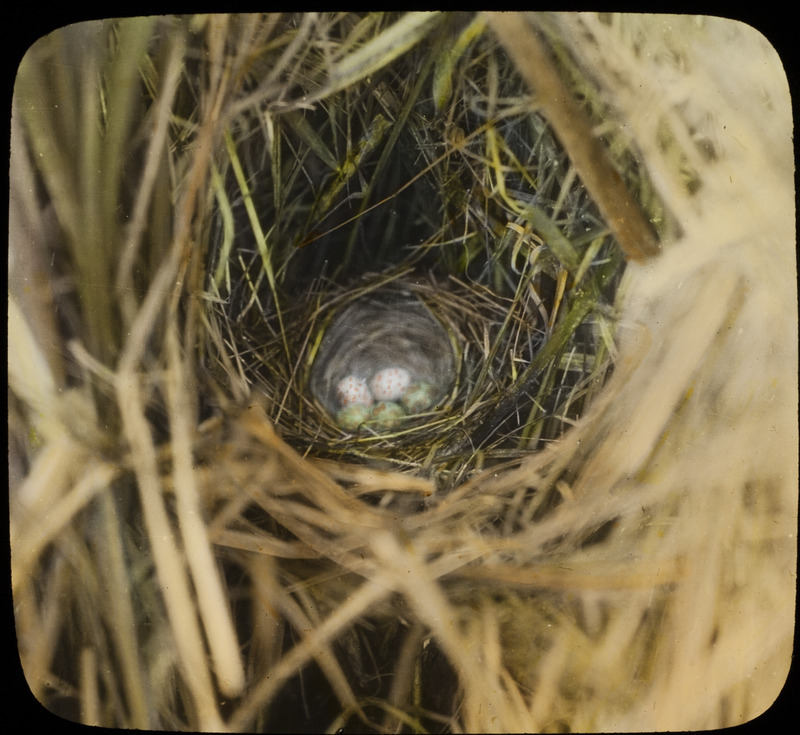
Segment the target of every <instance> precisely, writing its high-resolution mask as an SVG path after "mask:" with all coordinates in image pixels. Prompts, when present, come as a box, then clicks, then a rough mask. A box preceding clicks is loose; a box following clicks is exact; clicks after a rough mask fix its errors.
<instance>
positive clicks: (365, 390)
mask: <svg viewBox="0 0 800 735" xmlns="http://www.w3.org/2000/svg"><path fill="white" fill-rule="evenodd" d="M336 400H337V401H339V405H340V406H341V407H342V408H347V406H353V405H356V406H371V405H372V394H371V393H370V392H369V387H368V386H367V381H366V380H364V378H359V377H357V376H356V375H348V376H347V377H346V378H342V379H341V380H340V381H339V382H338V383H337V384H336Z"/></svg>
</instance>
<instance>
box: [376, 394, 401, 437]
mask: <svg viewBox="0 0 800 735" xmlns="http://www.w3.org/2000/svg"><path fill="white" fill-rule="evenodd" d="M405 415H406V412H405V411H404V410H403V407H402V406H401V405H400V404H399V403H395V402H394V401H383V402H382V403H378V404H376V405H375V406H374V407H373V409H372V413H371V415H370V422H369V425H370V426H371V427H372V428H373V429H378V430H382V429H393V428H394V427H395V426H397V425H398V424H399V423H400V421H401V419H403V418H404V417H405Z"/></svg>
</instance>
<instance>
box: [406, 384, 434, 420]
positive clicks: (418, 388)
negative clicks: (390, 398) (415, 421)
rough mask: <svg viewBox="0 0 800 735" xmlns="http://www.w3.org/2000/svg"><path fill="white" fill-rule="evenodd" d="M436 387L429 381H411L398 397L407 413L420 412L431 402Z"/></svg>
mask: <svg viewBox="0 0 800 735" xmlns="http://www.w3.org/2000/svg"><path fill="white" fill-rule="evenodd" d="M435 397H436V389H435V388H434V387H433V386H432V385H431V384H430V383H412V384H411V385H409V386H408V388H407V389H406V391H405V393H403V395H402V397H401V398H400V403H401V404H402V405H403V408H405V409H406V411H408V412H409V413H412V414H413V413H420V412H421V411H424V410H425V409H426V408H429V407H430V406H431V405H432V404H433V399H434V398H435Z"/></svg>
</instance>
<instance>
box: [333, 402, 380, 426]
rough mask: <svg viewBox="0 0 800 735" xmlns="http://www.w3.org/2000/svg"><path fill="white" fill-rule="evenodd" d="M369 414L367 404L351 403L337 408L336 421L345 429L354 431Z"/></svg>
mask: <svg viewBox="0 0 800 735" xmlns="http://www.w3.org/2000/svg"><path fill="white" fill-rule="evenodd" d="M371 415H372V413H371V411H370V409H369V407H368V406H365V405H363V404H362V403H351V404H350V405H349V406H345V407H344V408H340V409H339V411H338V412H337V414H336V423H337V424H339V426H341V427H342V428H343V429H344V430H345V431H356V430H357V429H358V427H359V426H361V425H362V424H363V423H364V422H365V421H367V420H368V419H369V418H370V417H371Z"/></svg>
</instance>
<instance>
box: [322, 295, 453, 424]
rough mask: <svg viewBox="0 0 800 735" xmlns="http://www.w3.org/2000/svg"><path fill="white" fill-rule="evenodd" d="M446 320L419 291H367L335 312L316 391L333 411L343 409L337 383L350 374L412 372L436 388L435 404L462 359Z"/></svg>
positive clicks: (415, 381)
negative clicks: (451, 340) (420, 296)
mask: <svg viewBox="0 0 800 735" xmlns="http://www.w3.org/2000/svg"><path fill="white" fill-rule="evenodd" d="M456 359H457V358H456V354H455V352H454V349H453V345H452V344H451V342H450V338H449V337H448V334H447V332H446V331H445V329H444V327H443V326H442V324H441V323H440V322H439V321H438V320H437V319H436V317H434V316H433V314H432V313H431V311H430V309H429V308H428V307H427V306H426V305H425V304H424V303H423V302H422V301H421V300H420V298H419V296H418V295H416V294H414V293H412V292H410V291H406V290H401V289H399V288H392V289H385V290H382V291H379V292H376V293H374V294H369V295H367V296H363V297H361V298H359V299H357V300H356V301H354V302H352V303H350V304H349V305H348V306H346V307H345V308H343V309H341V310H340V311H338V312H337V313H335V314H334V315H333V316H332V319H331V324H330V326H329V327H328V328H327V330H325V335H324V337H323V339H322V342H321V344H320V348H319V352H318V354H317V356H316V358H315V360H314V363H313V366H312V368H311V380H310V385H311V390H312V392H313V394H314V396H315V398H316V399H317V401H319V403H320V404H321V405H322V406H323V407H324V409H325V410H326V411H327V412H328V414H330V415H331V416H335V415H336V414H337V412H338V411H339V410H340V409H341V405H340V401H339V400H338V399H337V395H336V388H337V385H338V384H339V383H340V382H341V381H342V380H345V379H346V378H347V377H348V376H356V377H358V378H361V379H364V380H367V381H368V380H369V379H370V378H371V377H372V376H375V375H376V374H377V373H378V372H379V371H381V370H386V369H389V368H400V369H403V370H406V371H408V374H409V375H410V377H411V382H412V384H422V383H424V384H426V385H428V386H430V387H431V389H432V390H431V394H430V404H431V408H433V407H438V406H440V405H441V403H442V400H443V399H444V398H445V397H446V396H447V394H448V391H449V390H450V388H451V387H452V385H453V383H454V380H455V375H456V369H457V363H456Z"/></svg>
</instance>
